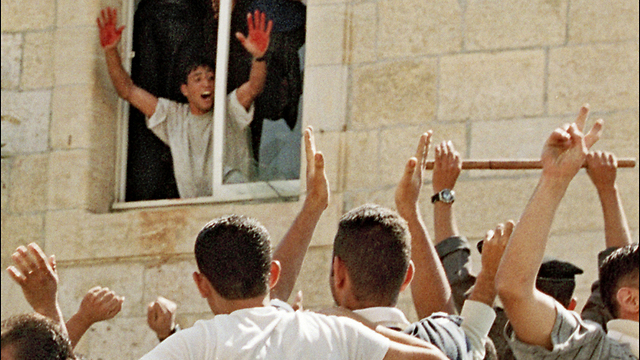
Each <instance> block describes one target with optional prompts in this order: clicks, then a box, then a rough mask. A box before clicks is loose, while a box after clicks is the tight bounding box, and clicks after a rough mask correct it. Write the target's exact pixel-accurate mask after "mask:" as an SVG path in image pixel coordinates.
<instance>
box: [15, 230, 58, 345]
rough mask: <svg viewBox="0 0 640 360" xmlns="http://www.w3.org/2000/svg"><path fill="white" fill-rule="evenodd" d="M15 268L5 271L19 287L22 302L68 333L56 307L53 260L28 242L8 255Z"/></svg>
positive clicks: (56, 297) (56, 275) (55, 279)
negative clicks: (24, 301) (22, 296)
mask: <svg viewBox="0 0 640 360" xmlns="http://www.w3.org/2000/svg"><path fill="white" fill-rule="evenodd" d="M11 259H12V260H13V262H14V265H11V266H9V267H8V268H7V272H9V275H10V276H11V278H12V279H13V280H14V281H15V282H17V283H18V285H20V287H21V288H22V293H23V294H24V297H25V299H26V300H27V302H28V303H29V305H31V307H33V310H35V311H36V312H37V313H39V314H41V315H44V316H46V317H48V318H50V319H52V320H53V321H55V322H57V323H58V324H59V325H60V327H61V328H62V330H63V331H64V332H65V335H66V334H67V328H66V327H65V324H64V319H63V318H62V311H61V310H60V305H59V304H58V272H57V270H56V261H55V257H54V256H53V255H51V257H49V258H47V256H46V255H45V254H44V252H43V251H42V249H40V246H38V244H35V243H31V244H29V245H27V246H26V247H25V246H19V247H18V248H17V249H16V251H15V252H14V253H13V255H12V256H11Z"/></svg>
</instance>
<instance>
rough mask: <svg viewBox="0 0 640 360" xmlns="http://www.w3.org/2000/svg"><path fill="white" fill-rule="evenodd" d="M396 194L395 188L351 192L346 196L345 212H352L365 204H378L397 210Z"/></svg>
mask: <svg viewBox="0 0 640 360" xmlns="http://www.w3.org/2000/svg"><path fill="white" fill-rule="evenodd" d="M395 192H396V188H395V187H393V186H388V187H384V188H381V189H377V190H358V191H349V192H347V193H346V194H345V196H344V198H345V201H344V211H345V212H347V211H350V210H352V209H355V208H356V207H358V206H360V205H364V204H377V205H381V206H385V207H387V208H389V209H394V210H395V208H396V203H395V197H394V196H395Z"/></svg>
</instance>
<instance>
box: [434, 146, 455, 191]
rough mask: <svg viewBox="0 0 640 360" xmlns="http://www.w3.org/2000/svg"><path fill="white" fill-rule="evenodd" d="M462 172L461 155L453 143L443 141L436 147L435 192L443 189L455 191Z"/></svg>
mask: <svg viewBox="0 0 640 360" xmlns="http://www.w3.org/2000/svg"><path fill="white" fill-rule="evenodd" d="M460 171H462V160H461V159H460V154H459V153H458V152H457V151H456V149H455V148H454V147H453V143H452V142H451V141H443V142H442V143H440V144H439V145H438V146H436V156H435V161H434V165H433V181H432V184H433V192H434V193H438V192H440V191H442V190H443V189H449V190H451V189H453V187H454V186H455V185H456V181H457V180H458V176H459V175H460Z"/></svg>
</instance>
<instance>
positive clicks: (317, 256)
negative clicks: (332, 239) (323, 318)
mask: <svg viewBox="0 0 640 360" xmlns="http://www.w3.org/2000/svg"><path fill="white" fill-rule="evenodd" d="M332 254H333V243H332V245H328V246H319V247H311V248H310V249H309V251H308V252H307V256H306V257H305V259H304V263H303V264H302V270H301V271H300V276H299V277H298V281H297V282H296V285H295V286H294V288H293V291H292V292H291V297H290V298H289V301H292V300H293V299H294V297H295V295H296V294H297V293H298V291H299V290H302V296H303V305H304V307H305V309H310V310H319V309H322V308H326V307H329V306H333V297H332V296H331V288H330V287H329V272H330V270H331V256H332Z"/></svg>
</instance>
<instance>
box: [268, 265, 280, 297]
mask: <svg viewBox="0 0 640 360" xmlns="http://www.w3.org/2000/svg"><path fill="white" fill-rule="evenodd" d="M280 271H282V266H281V265H280V261H278V260H272V261H271V269H270V273H269V290H271V289H273V287H274V286H276V284H277V283H278V279H280Z"/></svg>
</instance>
